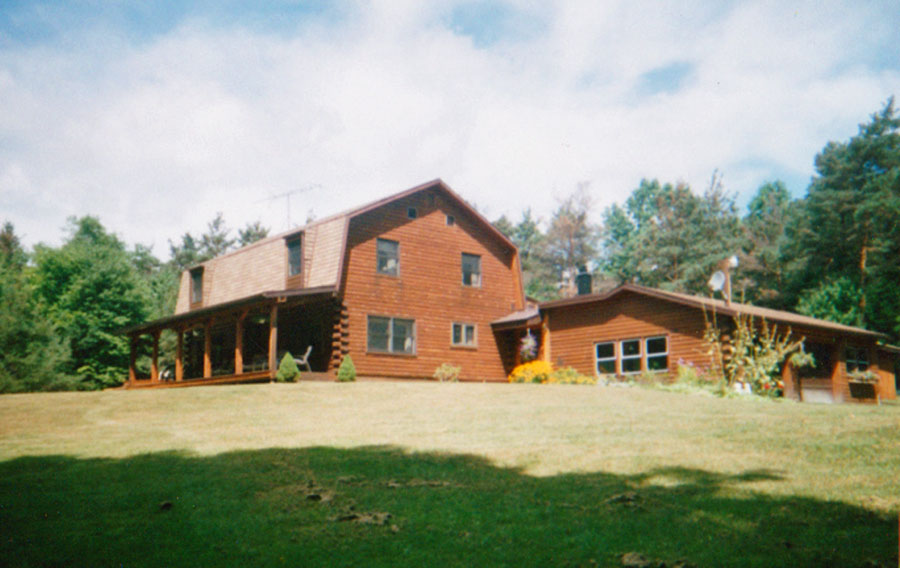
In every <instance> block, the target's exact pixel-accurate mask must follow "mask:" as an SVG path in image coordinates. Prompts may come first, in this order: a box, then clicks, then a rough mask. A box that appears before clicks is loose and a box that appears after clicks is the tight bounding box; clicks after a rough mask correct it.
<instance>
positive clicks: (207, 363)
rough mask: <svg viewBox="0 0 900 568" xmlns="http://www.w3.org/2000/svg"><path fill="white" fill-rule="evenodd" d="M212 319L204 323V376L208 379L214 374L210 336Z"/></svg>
mask: <svg viewBox="0 0 900 568" xmlns="http://www.w3.org/2000/svg"><path fill="white" fill-rule="evenodd" d="M211 327H212V326H211V321H210V320H206V323H205V324H204V325H203V378H204V379H208V378H210V377H211V376H212V358H211V352H212V338H211V337H210V333H209V331H210V328H211Z"/></svg>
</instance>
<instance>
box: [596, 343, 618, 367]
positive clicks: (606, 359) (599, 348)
mask: <svg viewBox="0 0 900 568" xmlns="http://www.w3.org/2000/svg"><path fill="white" fill-rule="evenodd" d="M594 360H595V361H596V363H597V374H598V375H615V374H616V344H615V342H614V341H607V342H606V343H598V344H597V345H595V346H594Z"/></svg>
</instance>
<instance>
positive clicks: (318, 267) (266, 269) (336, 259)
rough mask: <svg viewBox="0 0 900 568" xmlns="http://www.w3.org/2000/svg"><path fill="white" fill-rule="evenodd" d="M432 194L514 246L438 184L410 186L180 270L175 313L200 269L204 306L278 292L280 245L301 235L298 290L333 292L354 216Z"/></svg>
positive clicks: (282, 267)
mask: <svg viewBox="0 0 900 568" xmlns="http://www.w3.org/2000/svg"><path fill="white" fill-rule="evenodd" d="M426 190H438V191H441V192H442V193H444V194H445V195H446V196H447V197H449V198H451V199H452V200H454V201H456V202H457V203H458V204H459V205H460V206H461V207H462V208H463V209H464V210H466V211H468V212H469V213H470V214H471V215H472V216H473V217H474V218H475V219H477V220H479V221H480V222H481V223H482V224H483V225H484V226H485V228H486V229H488V230H489V231H490V232H492V233H494V234H495V235H496V236H497V238H498V239H500V240H501V241H502V242H504V243H506V244H507V245H508V246H509V247H510V248H511V249H515V245H514V244H513V243H512V242H511V241H510V240H509V239H508V238H507V237H506V236H505V235H503V233H501V232H500V231H498V230H497V229H496V228H495V227H494V226H493V225H491V224H490V222H489V221H488V220H487V219H485V218H484V217H482V216H481V214H479V213H478V212H477V211H476V210H475V209H474V208H473V207H472V206H471V205H469V204H468V203H466V201H465V200H464V199H463V198H462V197H460V196H459V195H458V194H456V192H454V191H453V190H452V189H450V187H449V186H448V185H447V184H445V183H444V182H443V181H442V180H441V179H439V178H438V179H434V180H432V181H429V182H426V183H423V184H420V185H417V186H415V187H411V188H409V189H407V190H404V191H401V192H400V193H395V194H392V195H389V196H387V197H384V198H382V199H378V200H376V201H372V202H370V203H367V204H365V205H361V206H359V207H354V208H353V209H348V210H347V211H343V212H341V213H337V214H334V215H330V216H328V217H325V218H323V219H320V220H317V221H314V222H312V223H308V224H307V225H305V226H303V227H297V228H294V229H291V230H289V231H284V232H282V233H279V234H277V235H273V236H271V237H267V238H265V239H261V240H259V241H257V242H255V243H253V244H251V245H248V246H245V247H243V248H240V249H238V250H236V251H233V252H230V253H227V254H224V255H222V256H218V257H216V258H213V259H211V260H208V261H206V262H203V263H201V264H198V265H196V266H194V267H191V268H190V269H189V270H186V271H185V272H184V273H183V274H182V277H181V284H180V286H181V289H180V291H179V294H178V304H177V305H176V306H175V314H183V313H188V312H189V311H190V305H189V300H188V298H189V293H188V292H189V287H190V276H189V272H190V270H193V269H196V268H202V269H203V298H204V305H205V307H215V306H219V305H224V304H229V303H231V302H235V301H240V300H242V299H245V298H251V297H254V296H256V295H258V294H261V293H266V294H275V293H277V292H278V291H280V290H283V289H284V283H285V274H287V255H286V254H285V249H284V240H285V239H287V238H290V237H292V236H294V235H300V234H302V235H303V242H304V244H303V248H304V253H303V257H304V258H303V270H302V273H303V275H304V276H303V278H304V282H303V288H314V289H327V288H331V289H333V290H335V291H336V290H337V289H338V287H339V286H340V282H341V270H342V268H343V257H344V251H345V249H346V241H347V230H348V227H349V225H350V220H351V219H353V218H354V217H357V216H359V215H362V214H364V213H368V212H370V211H374V210H376V209H378V208H380V207H383V206H385V205H388V204H390V203H392V202H394V201H397V200H400V199H403V198H405V197H408V196H410V195H413V194H415V193H418V192H420V191H426Z"/></svg>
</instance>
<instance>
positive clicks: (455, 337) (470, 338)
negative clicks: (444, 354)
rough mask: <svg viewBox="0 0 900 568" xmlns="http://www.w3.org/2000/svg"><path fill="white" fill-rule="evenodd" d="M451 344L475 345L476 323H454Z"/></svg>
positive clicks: (457, 345) (458, 345)
mask: <svg viewBox="0 0 900 568" xmlns="http://www.w3.org/2000/svg"><path fill="white" fill-rule="evenodd" d="M451 344H452V345H454V346H456V347H475V346H476V345H477V343H476V342H475V325H474V324H471V323H454V324H453V333H452V338H451Z"/></svg>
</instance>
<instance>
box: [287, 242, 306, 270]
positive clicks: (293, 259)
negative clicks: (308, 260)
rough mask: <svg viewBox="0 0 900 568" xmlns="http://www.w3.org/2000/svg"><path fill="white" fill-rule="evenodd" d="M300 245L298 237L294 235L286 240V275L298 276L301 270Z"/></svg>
mask: <svg viewBox="0 0 900 568" xmlns="http://www.w3.org/2000/svg"><path fill="white" fill-rule="evenodd" d="M300 245H301V242H300V237H294V238H292V239H291V240H289V241H288V242H287V254H288V277H292V276H298V275H299V274H300V272H301V271H302V270H303V254H302V251H303V249H302V247H301V246H300Z"/></svg>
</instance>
